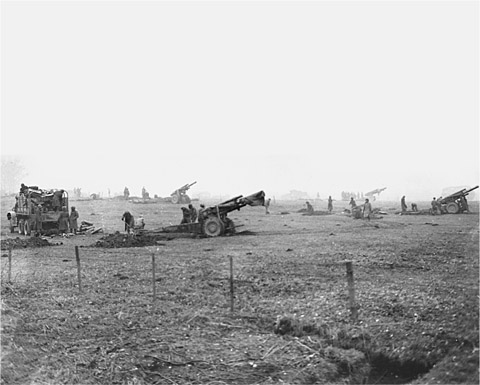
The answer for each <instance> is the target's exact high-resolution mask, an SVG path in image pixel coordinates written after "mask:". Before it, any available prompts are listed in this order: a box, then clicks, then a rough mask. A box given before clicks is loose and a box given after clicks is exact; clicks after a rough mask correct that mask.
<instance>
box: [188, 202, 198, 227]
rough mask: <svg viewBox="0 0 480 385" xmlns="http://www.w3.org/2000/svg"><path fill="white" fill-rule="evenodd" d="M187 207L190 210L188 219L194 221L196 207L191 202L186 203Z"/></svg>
mask: <svg viewBox="0 0 480 385" xmlns="http://www.w3.org/2000/svg"><path fill="white" fill-rule="evenodd" d="M188 209H189V210H190V221H191V222H192V223H195V222H196V221H197V209H196V208H195V207H193V205H192V204H191V203H190V204H189V205H188Z"/></svg>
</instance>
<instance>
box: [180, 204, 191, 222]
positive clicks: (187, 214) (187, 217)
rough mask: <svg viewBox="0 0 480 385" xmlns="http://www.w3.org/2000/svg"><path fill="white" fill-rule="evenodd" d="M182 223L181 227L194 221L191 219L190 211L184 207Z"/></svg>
mask: <svg viewBox="0 0 480 385" xmlns="http://www.w3.org/2000/svg"><path fill="white" fill-rule="evenodd" d="M182 215H183V217H182V221H181V222H180V224H181V225H183V224H185V223H191V221H192V219H191V217H190V210H189V209H188V208H186V207H182Z"/></svg>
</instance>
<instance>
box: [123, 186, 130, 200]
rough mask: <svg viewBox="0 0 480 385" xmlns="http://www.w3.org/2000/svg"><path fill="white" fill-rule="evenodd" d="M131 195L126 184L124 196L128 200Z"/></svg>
mask: <svg viewBox="0 0 480 385" xmlns="http://www.w3.org/2000/svg"><path fill="white" fill-rule="evenodd" d="M129 196H130V191H129V190H128V187H127V186H125V188H124V189H123V197H124V198H125V200H127V199H128V197H129Z"/></svg>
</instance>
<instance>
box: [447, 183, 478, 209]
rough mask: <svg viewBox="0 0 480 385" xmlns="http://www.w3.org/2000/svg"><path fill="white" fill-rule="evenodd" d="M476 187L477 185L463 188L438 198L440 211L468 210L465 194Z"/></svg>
mask: <svg viewBox="0 0 480 385" xmlns="http://www.w3.org/2000/svg"><path fill="white" fill-rule="evenodd" d="M477 188H478V186H475V187H472V188H471V189H468V190H467V189H465V188H464V189H462V190H460V191H457V192H455V193H453V194H450V195H448V196H446V197H445V198H440V199H439V200H438V201H439V202H440V204H441V205H442V211H445V212H447V213H448V214H457V213H463V212H468V203H467V198H466V196H467V195H468V194H469V193H470V192H472V191H473V190H475V189H477Z"/></svg>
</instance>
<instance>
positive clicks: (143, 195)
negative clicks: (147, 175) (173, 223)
mask: <svg viewBox="0 0 480 385" xmlns="http://www.w3.org/2000/svg"><path fill="white" fill-rule="evenodd" d="M148 197H149V196H148V192H147V190H146V189H145V186H143V187H142V198H143V199H147V198H148Z"/></svg>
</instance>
